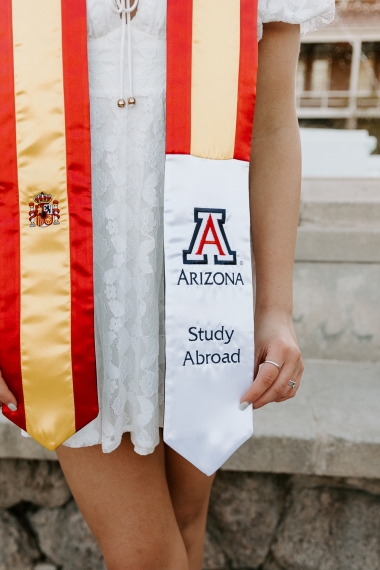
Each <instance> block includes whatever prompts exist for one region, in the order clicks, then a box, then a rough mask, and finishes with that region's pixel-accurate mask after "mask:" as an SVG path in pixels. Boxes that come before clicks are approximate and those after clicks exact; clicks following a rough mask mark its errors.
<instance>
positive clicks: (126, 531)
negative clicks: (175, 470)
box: [57, 434, 188, 570]
mask: <svg viewBox="0 0 380 570" xmlns="http://www.w3.org/2000/svg"><path fill="white" fill-rule="evenodd" d="M57 453H58V458H59V461H60V463H61V466H62V469H63V471H64V474H65V476H66V479H67V482H68V484H69V486H70V488H71V490H72V493H73V495H74V498H75V500H76V502H77V504H78V506H79V508H80V510H81V512H82V514H83V516H84V518H85V519H86V521H87V523H88V525H89V527H90V528H91V530H92V532H93V534H94V536H95V538H96V539H97V541H98V543H99V545H100V547H101V549H102V552H103V555H104V558H105V562H106V565H107V568H108V570H150V569H152V570H153V569H154V570H188V562H187V555H186V550H185V547H184V543H183V540H182V537H181V534H180V531H179V528H178V524H177V521H176V517H175V514H174V510H173V505H172V501H171V497H170V493H169V489H168V483H167V479H166V473H165V453H164V446H163V444H162V443H161V444H160V445H159V446H158V447H157V448H156V449H155V451H154V453H152V454H151V455H146V456H141V455H138V454H137V453H135V451H134V450H133V446H132V444H131V441H130V437H129V434H125V435H124V437H123V440H122V443H121V445H120V446H119V447H118V448H117V449H116V450H115V451H113V452H112V453H109V454H105V453H103V452H102V450H101V447H100V446H99V445H96V446H91V447H85V448H80V449H70V448H68V447H64V446H61V447H60V448H59V449H58V450H57Z"/></svg>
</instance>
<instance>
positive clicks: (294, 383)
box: [288, 380, 297, 390]
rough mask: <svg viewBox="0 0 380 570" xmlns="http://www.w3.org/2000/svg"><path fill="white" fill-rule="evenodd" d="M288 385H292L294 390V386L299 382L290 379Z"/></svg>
mask: <svg viewBox="0 0 380 570" xmlns="http://www.w3.org/2000/svg"><path fill="white" fill-rule="evenodd" d="M288 385H289V386H291V387H292V390H294V388H295V387H296V386H297V382H294V380H289V382H288Z"/></svg>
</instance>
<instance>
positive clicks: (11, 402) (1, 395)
mask: <svg viewBox="0 0 380 570" xmlns="http://www.w3.org/2000/svg"><path fill="white" fill-rule="evenodd" d="M0 402H2V403H3V404H5V405H6V406H8V408H9V409H10V410H11V412H15V411H16V410H17V400H16V398H15V397H14V395H13V394H12V392H11V391H10V390H9V388H8V386H7V385H6V383H5V380H4V378H3V377H2V375H1V371H0Z"/></svg>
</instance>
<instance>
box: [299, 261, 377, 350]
mask: <svg viewBox="0 0 380 570" xmlns="http://www.w3.org/2000/svg"><path fill="white" fill-rule="evenodd" d="M379 283H380V264H379V263H326V262H323V263H322V262H299V263H296V264H295V268H294V311H293V320H294V326H295V329H296V333H297V338H298V342H299V344H300V347H301V350H302V353H303V355H304V357H305V358H319V359H334V360H361V361H366V360H369V361H380V287H379Z"/></svg>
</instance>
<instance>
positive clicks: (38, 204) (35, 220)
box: [29, 192, 60, 228]
mask: <svg viewBox="0 0 380 570" xmlns="http://www.w3.org/2000/svg"><path fill="white" fill-rule="evenodd" d="M33 200H34V201H33V202H29V227H30V228H35V227H36V226H38V227H39V228H47V227H48V226H51V225H52V224H53V225H57V224H59V223H60V222H59V218H60V215H59V213H60V210H59V208H58V200H53V196H52V195H51V194H45V193H44V192H40V193H39V194H37V195H36V196H34V198H33Z"/></svg>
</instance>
